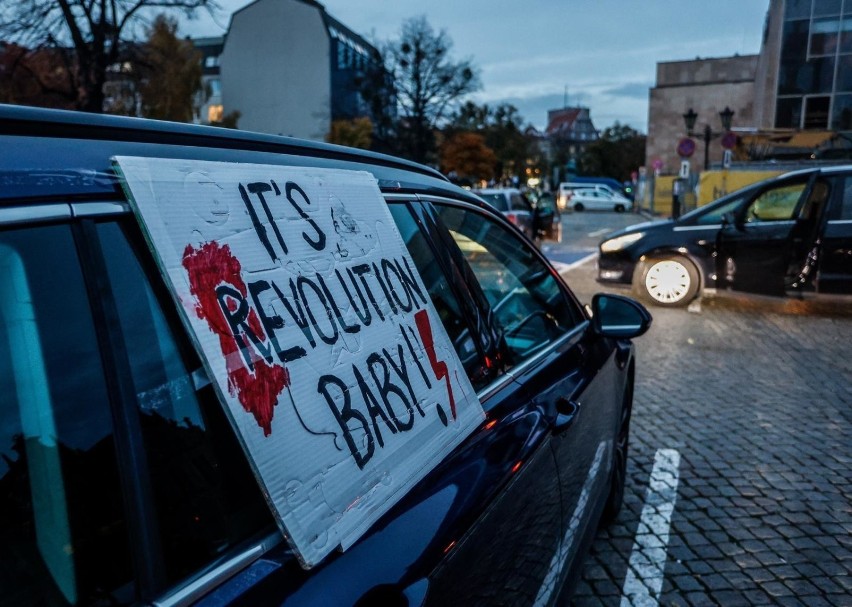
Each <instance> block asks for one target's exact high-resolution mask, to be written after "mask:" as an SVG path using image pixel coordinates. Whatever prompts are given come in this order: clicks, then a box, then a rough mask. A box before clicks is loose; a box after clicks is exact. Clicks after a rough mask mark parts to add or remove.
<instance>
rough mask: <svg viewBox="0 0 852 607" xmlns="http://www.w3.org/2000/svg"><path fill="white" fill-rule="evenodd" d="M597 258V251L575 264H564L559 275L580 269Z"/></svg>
mask: <svg viewBox="0 0 852 607" xmlns="http://www.w3.org/2000/svg"><path fill="white" fill-rule="evenodd" d="M597 257H598V253H597V251H595V252H594V253H589V254H588V255H586V256H585V257H583V258H582V259H578V260H577V261H575V262H574V263H569V264H562V265H563V266H564V267H560V268H559V273H560V274H562V273H563V272H568V271H570V270H573V269H574V268H578V267H580V266H581V265H583V264H584V263H587V262H589V261H591V260H593V259H597Z"/></svg>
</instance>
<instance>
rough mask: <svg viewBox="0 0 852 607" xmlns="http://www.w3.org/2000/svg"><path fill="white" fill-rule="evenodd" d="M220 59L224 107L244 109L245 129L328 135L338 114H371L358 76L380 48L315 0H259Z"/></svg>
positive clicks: (239, 16)
mask: <svg viewBox="0 0 852 607" xmlns="http://www.w3.org/2000/svg"><path fill="white" fill-rule="evenodd" d="M218 61H219V65H220V70H221V99H222V102H221V103H222V105H221V106H220V107H221V111H222V112H223V113H224V114H228V113H230V112H233V111H238V112H240V120H239V128H241V129H245V130H249V131H257V132H260V133H272V134H276V135H291V136H293V137H301V138H305V139H315V140H323V139H325V137H326V135H328V133H329V130H330V128H331V122H332V121H333V120H340V119H352V118H357V117H360V116H367V115H368V114H369V108H368V106H367V104H366V102H365V101H364V99H363V98H362V96H361V94H360V92H359V90H358V87H357V86H356V82H357V79H358V78H360V77H362V76H363V75H364V74H365V71H366V70H367V69H370V68H371V66H373V65H374V64H377V63H378V61H379V55H378V51H377V50H376V49H375V48H374V47H373V46H371V45H370V44H369V43H368V42H367V41H366V40H365V39H364V38H362V37H361V36H359V35H358V34H356V33H355V32H353V31H352V30H350V29H349V28H348V27H346V26H345V25H343V24H342V23H340V22H339V21H337V20H336V19H335V18H334V17H332V16H331V15H329V14H328V13H327V12H326V10H325V8H324V7H323V5H322V4H320V3H319V2H316V1H315V0H254V1H253V2H251V3H249V4H247V5H246V6H244V7H243V8H241V9H239V10H238V11H236V12H235V13H234V14H233V15H232V16H231V24H230V27H229V28H228V33H227V35H226V36H225V42H224V48H223V49H222V52H221V55H220V56H219V58H218Z"/></svg>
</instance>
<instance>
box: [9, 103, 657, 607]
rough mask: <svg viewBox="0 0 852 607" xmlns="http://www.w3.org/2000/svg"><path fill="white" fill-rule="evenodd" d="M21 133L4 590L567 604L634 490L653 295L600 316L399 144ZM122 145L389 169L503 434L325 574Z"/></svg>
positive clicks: (17, 128) (56, 121) (175, 600)
mask: <svg viewBox="0 0 852 607" xmlns="http://www.w3.org/2000/svg"><path fill="white" fill-rule="evenodd" d="M0 146H2V147H0V149H2V156H0V285H2V288H0V385H2V390H0V596H2V597H3V598H2V603H3V604H4V605H8V606H17V605H21V606H23V605H34V604H40V605H107V604H109V605H124V604H157V605H188V604H193V603H196V602H198V601H203V602H204V604H216V605H225V604H240V605H263V604H275V605H279V604H287V605H324V606H327V605H354V604H359V605H373V604H376V605H378V604H381V605H450V604H457V605H472V604H498V603H500V604H502V603H512V604H527V605H532V604H536V605H538V604H541V605H546V604H554V603H555V602H557V600H559V597H560V592H563V591H564V592H570V587H571V582H572V580H573V579H574V576H575V575H576V573H577V571H578V566H579V564H580V563H581V561H582V558H583V554H584V553H585V551H586V549H587V547H588V545H589V543H590V541H591V539H592V537H593V535H594V533H595V529H596V527H597V526H598V524H599V522H600V521H611V520H613V519H614V518H615V517H616V515H617V514H618V511H619V507H620V504H621V501H622V495H623V489H624V479H625V470H626V465H627V459H626V458H627V449H628V438H629V423H630V412H631V405H632V394H633V385H634V373H635V361H634V352H633V347H632V345H631V343H630V338H631V337H635V336H637V335H640V334H642V333H643V332H644V331H645V330H646V329H647V327H648V326H649V324H650V317H649V316H648V314H647V312H645V311H644V309H643V308H642V307H641V306H640V305H638V304H636V303H634V302H632V301H631V300H628V299H626V298H620V297H618V296H610V295H600V296H596V298H595V300H594V301H593V302H592V309H593V310H594V316H593V317H590V316H589V315H587V313H586V312H585V310H584V307H583V306H582V305H580V303H579V302H578V301H577V299H576V298H575V297H574V295H573V294H572V293H571V291H570V289H569V288H568V287H567V286H566V284H565V283H564V282H563V281H562V279H561V278H560V277H559V275H558V274H557V273H556V272H555V271H554V270H553V269H552V268H551V267H550V265H549V264H548V262H547V260H546V259H545V258H544V257H542V255H541V253H540V252H539V251H538V250H537V249H536V248H535V247H534V246H532V245H531V243H530V242H529V241H527V240H526V239H525V238H523V237H522V236H521V235H520V233H519V232H518V231H517V230H516V229H515V228H514V227H513V226H512V225H510V224H509V222H507V221H506V220H505V218H504V217H502V215H501V214H500V213H498V212H497V211H495V210H493V209H492V208H491V207H490V206H489V205H487V204H485V203H484V202H482V201H481V200H480V199H478V198H477V197H475V196H474V195H472V194H470V193H469V192H466V191H465V190H462V189H460V188H457V187H455V186H453V185H452V184H451V183H450V182H449V181H447V180H446V179H445V178H443V177H442V176H441V175H440V174H439V173H437V172H435V171H433V170H431V169H429V168H427V167H423V166H419V165H416V164H413V163H410V162H406V161H403V160H399V159H396V158H391V157H388V156H381V155H377V154H371V153H367V152H362V151H357V150H351V149H346V148H341V147H336V146H331V145H324V144H318V143H309V142H303V141H297V140H293V139H288V138H282V137H272V136H265V135H253V134H248V133H241V132H236V131H229V130H224V129H214V128H205V127H195V126H188V125H178V124H170V123H165V122H154V121H143V120H136V119H127V118H118V117H105V116H93V115H84V114H77V113H72V112H58V111H49V110H37V109H30V108H20V107H9V106H0ZM119 155H124V156H142V157H150V158H176V159H201V160H216V161H225V162H234V163H253V164H266V165H270V164H271V165H283V166H288V167H313V168H316V167H320V168H349V169H357V170H361V171H368V172H369V173H371V174H372V175H373V176H374V177H375V179H376V180H377V182H378V185H379V187H380V189H381V192H382V193H383V196H384V198H385V200H386V201H387V204H388V205H389V207H390V211H391V215H392V216H393V219H394V221H395V222H396V224H397V226H398V227H399V231H400V233H401V234H402V236H403V239H404V241H405V244H406V246H407V248H408V250H409V252H410V255H411V257H412V258H413V260H414V262H415V265H416V268H417V270H418V272H419V274H420V275H421V277H422V279H423V283H424V284H425V285H426V287H427V290H428V294H429V296H431V301H432V303H433V304H434V306H435V308H436V309H437V311H438V313H439V315H440V317H441V319H442V320H443V323H444V327H445V329H446V332H447V334H448V336H449V337H450V339H451V341H452V343H453V344H454V346H455V349H456V351H457V353H458V354H459V359H460V361H461V363H462V364H463V368H464V370H465V371H466V373H467V375H468V377H469V379H470V382H471V384H472V385H473V386H474V388H475V390H476V393H477V396H478V399H479V401H480V402H481V404H482V406H483V408H484V410H485V412H486V417H485V420H484V421H483V422H482V424H481V425H480V427H478V428H477V429H476V430H475V431H474V432H473V433H472V434H470V435H469V436H468V437H467V438H466V439H465V440H464V442H463V443H462V444H461V445H460V446H459V447H458V448H457V449H455V451H453V452H452V453H451V454H450V455H448V456H447V457H446V458H445V459H444V460H443V461H442V462H441V463H440V464H439V465H438V467H437V468H435V469H433V470H432V471H431V472H430V473H429V474H428V475H427V476H426V477H425V478H424V479H423V480H422V481H420V482H419V483H418V484H416V485H415V486H414V488H413V489H411V490H410V491H409V492H408V493H407V494H406V495H405V496H404V497H403V498H402V499H401V500H400V501H399V502H398V503H396V505H395V506H393V508H392V509H391V510H390V511H389V512H388V513H387V514H385V515H384V516H383V517H382V518H381V519H379V521H378V522H377V523H375V524H374V525H373V526H372V527H371V528H370V529H369V530H368V531H367V532H366V534H365V535H364V536H363V537H362V538H361V539H360V540H359V541H357V542H356V543H355V544H354V545H352V546H350V547H348V548H347V549H346V550H345V551H342V550H338V551H336V552H334V553H333V554H331V555H330V556H328V557H327V558H326V559H325V560H323V561H322V562H320V563H319V564H318V565H317V566H315V567H314V568H312V569H310V570H306V569H304V568H303V567H301V566H300V564H299V561H298V559H297V558H296V555H294V552H293V550H292V549H291V548H290V547H289V546H288V544H287V543H286V542H285V541H283V536H282V534H281V532H280V531H278V529H277V527H276V525H275V524H274V521H273V516H272V514H271V513H270V509H269V507H268V505H267V503H266V501H265V499H264V495H263V494H262V492H261V490H260V488H259V486H258V484H257V482H256V480H255V477H254V474H253V472H252V470H251V469H250V467H249V465H248V463H247V459H246V457H245V456H244V454H243V451H242V449H241V447H240V445H239V443H238V440H237V438H236V435H235V433H234V431H233V429H232V427H231V425H230V424H229V422H228V420H227V418H226V416H225V414H224V410H223V408H222V405H221V403H219V402H218V401H217V398H216V394H215V392H214V390H213V388H212V386H211V382H210V381H209V379H208V377H207V375H206V373H205V372H204V371H203V367H202V365H201V363H200V359H199V356H198V354H197V352H196V351H195V349H194V347H193V345H192V342H191V340H190V339H189V336H188V335H187V333H186V332H185V330H184V329H183V325H182V323H181V321H180V318H179V315H178V311H177V309H176V306H175V305H174V302H173V301H172V299H171V298H170V296H169V293H168V292H167V288H166V284H165V282H164V280H163V277H162V275H161V273H160V271H159V270H158V268H157V265H156V263H155V260H154V259H153V257H152V255H151V253H150V250H149V248H148V245H147V243H146V242H145V240H144V237H143V234H142V232H141V230H140V227H139V224H138V222H137V220H136V218H135V216H134V215H133V213H132V212H131V211H130V207H129V206H128V202H127V200H126V199H125V197H124V194H123V193H122V192H123V190H122V188H121V185H120V183H119V180H118V179H117V177H116V175H115V174H114V172H113V170H112V169H111V158H113V157H114V156H119ZM174 203H175V204H181V201H180V200H175V201H174ZM471 243H473V244H471ZM460 244H463V245H464V246H459V245H460Z"/></svg>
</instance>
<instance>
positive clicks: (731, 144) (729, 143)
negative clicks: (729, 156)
mask: <svg viewBox="0 0 852 607" xmlns="http://www.w3.org/2000/svg"><path fill="white" fill-rule="evenodd" d="M722 147H723V148H725V149H726V150H733V149H734V148H735V147H737V136H736V135H735V134H733V133H732V132H731V131H728V132H727V133H725V134H724V135H722Z"/></svg>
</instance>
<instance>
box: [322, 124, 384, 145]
mask: <svg viewBox="0 0 852 607" xmlns="http://www.w3.org/2000/svg"><path fill="white" fill-rule="evenodd" d="M326 141H328V142H329V143H336V144H339V145H348V146H349V147H352V148H361V149H362V150H369V149H370V147H371V146H372V144H373V121H372V120H370V119H369V118H367V117H362V118H354V119H352V120H335V121H333V122H332V123H331V132H329V134H328V137H327V138H326Z"/></svg>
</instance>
